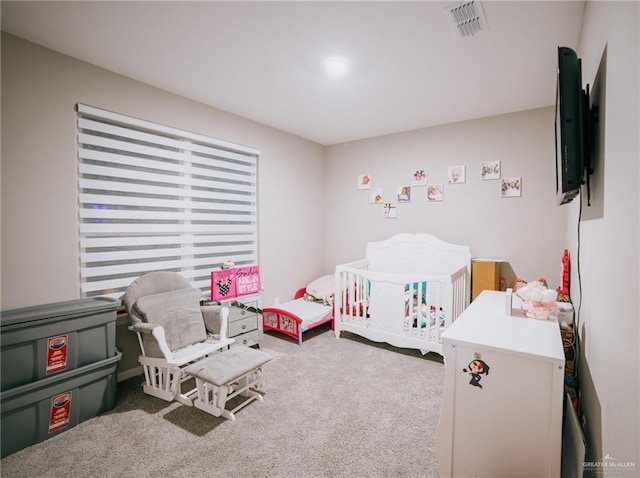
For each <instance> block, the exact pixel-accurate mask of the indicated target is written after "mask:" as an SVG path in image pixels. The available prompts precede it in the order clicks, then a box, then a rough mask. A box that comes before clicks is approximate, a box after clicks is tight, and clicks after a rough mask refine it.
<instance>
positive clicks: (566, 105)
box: [555, 47, 590, 205]
mask: <svg viewBox="0 0 640 478" xmlns="http://www.w3.org/2000/svg"><path fill="white" fill-rule="evenodd" d="M589 129H590V128H589V85H587V89H586V91H585V90H584V89H583V88H582V62H581V60H580V58H578V56H577V55H576V52H575V51H573V50H572V49H571V48H567V47H558V74H557V84H556V121H555V134H556V138H555V139H556V198H557V202H558V205H561V204H567V203H569V202H571V201H572V200H573V198H575V197H576V196H577V195H578V193H579V192H580V187H581V186H582V184H584V179H585V172H587V171H588V170H589V164H588V161H589V154H590V153H589V139H590V138H589ZM587 178H588V174H587Z"/></svg>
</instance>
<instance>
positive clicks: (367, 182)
mask: <svg viewBox="0 0 640 478" xmlns="http://www.w3.org/2000/svg"><path fill="white" fill-rule="evenodd" d="M358 189H371V176H369V175H368V174H361V175H360V176H358Z"/></svg>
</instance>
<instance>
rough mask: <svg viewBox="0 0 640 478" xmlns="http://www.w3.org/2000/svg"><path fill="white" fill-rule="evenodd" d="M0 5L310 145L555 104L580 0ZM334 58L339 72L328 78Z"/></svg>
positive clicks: (33, 26)
mask: <svg viewBox="0 0 640 478" xmlns="http://www.w3.org/2000/svg"><path fill="white" fill-rule="evenodd" d="M455 3H456V0H452V1H446V2H439V1H426V2H425V1H412V2H400V1H388V2H382V1H360V2H344V1H318V2H311V1H282V2H266V1H256V2H244V1H230V2H214V1H199V2H187V1H162V2H155V1H131V2H127V1H125V2H122V1H105V2H97V1H72V2H58V1H45V2H31V1H18V2H12V1H2V17H1V20H2V29H3V30H4V31H6V32H9V33H11V34H14V35H16V36H19V37H21V38H24V39H27V40H30V41H32V42H35V43H38V44H40V45H43V46H46V47H48V48H51V49H53V50H56V51H59V52H62V53H65V54H67V55H70V56H73V57H76V58H79V59H81V60H84V61H86V62H89V63H92V64H94V65H98V66H101V67H104V68H106V69H109V70H112V71H114V72H117V73H120V74H122V75H125V76H127V77H130V78H134V79H136V80H139V81H142V82H145V83H148V84H150V85H154V86H156V87H159V88H162V89H164V90H167V91H170V92H172V93H176V94H178V95H181V96H184V97H187V98H191V99H193V100H196V101H198V102H201V103H204V104H207V105H211V106H214V107H216V108H219V109H221V110H224V111H227V112H230V113H234V114H237V115H240V116H242V117H245V118H249V119H252V120H255V121H258V122H260V123H263V124H266V125H269V126H272V127H275V128H278V129H281V130H284V131H287V132H290V133H293V134H296V135H298V136H301V137H304V138H307V139H310V140H312V141H315V142H317V143H320V144H323V145H331V144H336V143H342V142H347V141H353V140H357V139H363V138H369V137H374V136H380V135H384V134H389V133H396V132H400V131H407V130H413V129H418V128H424V127H430V126H435V125H441V124H447V123H453V122H458V121H464V120H469V119H474V118H481V117H485V116H492V115H497V114H503V113H509V112H514V111H522V110H527V109H531V108H539V107H543V106H548V105H552V104H554V101H555V74H556V67H557V64H556V63H557V59H556V47H557V46H569V47H572V48H574V49H575V48H576V47H577V43H578V38H579V34H580V27H581V24H582V15H583V11H584V6H585V2H584V1H582V0H581V1H548V2H544V1H487V0H485V1H483V2H482V10H483V11H484V16H485V18H486V23H487V29H486V30H484V31H481V32H480V33H478V34H476V35H474V36H471V37H467V38H460V37H458V36H457V34H456V33H455V30H454V27H453V26H452V24H451V22H450V21H449V19H448V17H447V15H446V14H445V8H446V7H449V6H451V5H453V4H455ZM336 55H338V56H342V57H343V58H345V59H346V60H347V62H348V73H347V74H346V75H344V76H342V77H339V78H335V77H330V76H328V75H327V74H326V73H325V71H324V61H325V59H326V58H327V57H329V56H336Z"/></svg>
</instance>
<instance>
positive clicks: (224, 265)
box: [222, 260, 235, 269]
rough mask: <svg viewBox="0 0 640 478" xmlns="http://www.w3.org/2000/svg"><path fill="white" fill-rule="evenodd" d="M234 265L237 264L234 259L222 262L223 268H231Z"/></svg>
mask: <svg viewBox="0 0 640 478" xmlns="http://www.w3.org/2000/svg"><path fill="white" fill-rule="evenodd" d="M233 266H235V263H234V262H233V261H232V260H228V261H227V262H225V263H224V264H222V269H231V268H232V267H233Z"/></svg>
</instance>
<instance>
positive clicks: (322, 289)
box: [307, 275, 335, 302]
mask: <svg viewBox="0 0 640 478" xmlns="http://www.w3.org/2000/svg"><path fill="white" fill-rule="evenodd" d="M334 280H335V278H334V277H333V275H326V276H322V277H319V278H317V279H316V280H314V281H313V282H311V283H310V284H309V285H308V286H307V294H309V295H310V296H312V297H314V298H315V299H316V300H322V301H325V302H327V301H328V300H329V299H330V298H331V297H332V296H333V293H334V290H333V288H334Z"/></svg>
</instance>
